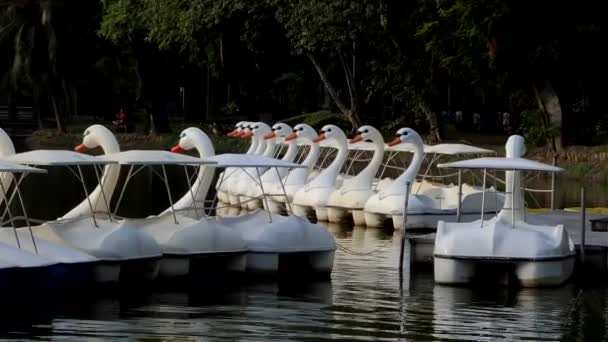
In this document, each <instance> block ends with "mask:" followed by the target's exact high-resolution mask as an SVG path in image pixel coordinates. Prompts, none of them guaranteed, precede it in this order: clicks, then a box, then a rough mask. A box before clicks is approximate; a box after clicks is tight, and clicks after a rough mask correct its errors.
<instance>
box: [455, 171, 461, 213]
mask: <svg viewBox="0 0 608 342" xmlns="http://www.w3.org/2000/svg"><path fill="white" fill-rule="evenodd" d="M461 216H462V169H458V207H456V222H460V217H461Z"/></svg>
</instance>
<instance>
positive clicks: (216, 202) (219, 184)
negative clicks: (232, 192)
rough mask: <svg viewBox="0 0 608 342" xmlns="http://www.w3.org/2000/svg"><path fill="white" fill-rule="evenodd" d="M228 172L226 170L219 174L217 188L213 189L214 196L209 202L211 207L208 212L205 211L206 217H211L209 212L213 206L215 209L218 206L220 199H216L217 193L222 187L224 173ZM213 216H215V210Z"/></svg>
mask: <svg viewBox="0 0 608 342" xmlns="http://www.w3.org/2000/svg"><path fill="white" fill-rule="evenodd" d="M227 171H228V169H226V168H225V169H224V172H221V175H222V176H221V177H220V180H219V183H217V186H216V187H215V196H213V201H212V202H211V207H210V208H209V211H207V216H209V215H211V211H212V210H213V206H214V205H215V206H216V207H217V206H218V204H219V203H220V199H219V197H218V195H219V192H220V191H221V190H220V188H221V186H222V183H224V175H225V174H226V172H227ZM204 207H205V206H204V205H203V210H204ZM215 215H217V210H216V213H215Z"/></svg>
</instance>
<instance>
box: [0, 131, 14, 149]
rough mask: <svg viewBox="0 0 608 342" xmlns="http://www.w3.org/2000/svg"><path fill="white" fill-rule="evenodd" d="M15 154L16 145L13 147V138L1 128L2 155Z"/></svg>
mask: <svg viewBox="0 0 608 342" xmlns="http://www.w3.org/2000/svg"><path fill="white" fill-rule="evenodd" d="M13 154H15V145H13V141H12V140H11V137H9V136H8V134H6V132H5V131H4V130H3V129H2V128H0V155H2V156H11V155H13Z"/></svg>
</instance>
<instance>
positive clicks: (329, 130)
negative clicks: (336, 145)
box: [323, 128, 331, 133]
mask: <svg viewBox="0 0 608 342" xmlns="http://www.w3.org/2000/svg"><path fill="white" fill-rule="evenodd" d="M326 132H331V128H328V129H327V131H326ZM323 133H325V132H323Z"/></svg>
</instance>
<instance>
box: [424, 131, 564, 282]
mask: <svg viewBox="0 0 608 342" xmlns="http://www.w3.org/2000/svg"><path fill="white" fill-rule="evenodd" d="M506 150H507V156H506V158H479V159H472V160H465V161H459V162H454V163H448V164H442V165H439V167H446V168H454V169H482V170H483V171H484V181H485V179H486V174H487V171H488V170H503V171H505V178H506V183H505V184H506V189H507V194H506V200H505V203H504V207H503V208H502V209H501V210H500V212H499V213H498V214H497V215H496V216H495V217H493V218H492V219H489V220H484V219H483V218H482V219H480V220H477V221H473V222H467V223H452V222H444V221H440V222H439V223H438V225H437V233H436V236H435V250H434V273H435V281H436V282H438V283H442V284H463V283H469V282H471V281H473V280H474V279H475V278H476V277H477V278H487V277H489V275H490V273H493V272H494V271H496V270H502V271H505V269H506V271H505V272H500V273H499V274H498V275H499V276H500V277H499V278H498V281H505V279H507V278H506V277H505V276H504V275H505V274H509V273H510V272H512V274H513V275H514V276H515V277H516V279H517V281H518V282H519V284H521V285H522V286H525V287H539V286H554V285H559V284H561V283H563V282H564V281H566V280H567V279H568V278H570V276H571V275H572V271H573V268H574V261H575V250H574V244H573V242H572V240H571V239H570V237H569V235H568V232H567V231H566V229H565V228H564V226H563V225H557V226H549V225H542V224H530V223H527V222H526V215H525V210H526V208H525V203H524V197H523V190H522V188H523V186H522V173H523V172H525V171H544V172H559V171H562V170H561V169H560V168H558V167H555V166H551V165H546V164H542V163H539V162H536V161H532V160H528V159H524V158H522V156H523V154H524V152H525V145H524V139H523V137H521V136H518V135H514V136H511V137H510V138H509V139H508V141H507V144H506ZM484 199H485V198H484ZM484 202H485V201H483V200H482V210H481V212H483V205H484V204H485V203H484ZM488 264H489V265H490V266H489V268H486V269H485V271H483V266H484V265H488ZM501 266H503V267H501ZM488 269H489V270H491V271H492V272H489V271H488ZM484 280H487V279H484Z"/></svg>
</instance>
